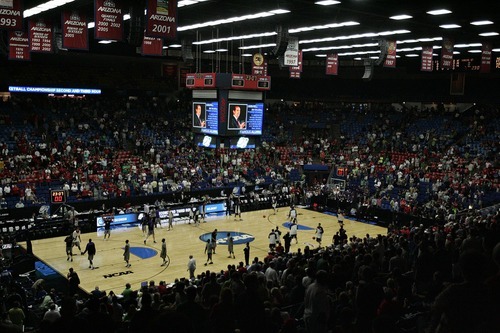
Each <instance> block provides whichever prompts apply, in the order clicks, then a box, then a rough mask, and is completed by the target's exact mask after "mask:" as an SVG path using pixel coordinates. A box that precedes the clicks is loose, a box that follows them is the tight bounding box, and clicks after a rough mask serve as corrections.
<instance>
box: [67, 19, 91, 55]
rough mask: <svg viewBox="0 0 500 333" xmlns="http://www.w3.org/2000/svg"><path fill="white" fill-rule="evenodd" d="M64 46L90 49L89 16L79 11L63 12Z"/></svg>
mask: <svg viewBox="0 0 500 333" xmlns="http://www.w3.org/2000/svg"><path fill="white" fill-rule="evenodd" d="M61 26H62V27H63V31H62V33H63V44H62V45H63V48H65V49H76V50H88V49H89V29H88V27H87V17H86V16H85V14H83V15H80V13H79V12H76V11H75V12H63V13H62V24H61Z"/></svg>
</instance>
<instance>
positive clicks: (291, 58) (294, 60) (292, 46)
mask: <svg viewBox="0 0 500 333" xmlns="http://www.w3.org/2000/svg"><path fill="white" fill-rule="evenodd" d="M284 65H285V66H298V65H299V39H298V38H297V37H288V45H287V47H286V51H285V54H284Z"/></svg>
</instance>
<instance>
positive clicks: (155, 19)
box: [146, 0, 177, 39]
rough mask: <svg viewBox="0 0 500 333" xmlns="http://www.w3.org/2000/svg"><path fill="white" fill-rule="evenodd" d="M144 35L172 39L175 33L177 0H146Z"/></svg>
mask: <svg viewBox="0 0 500 333" xmlns="http://www.w3.org/2000/svg"><path fill="white" fill-rule="evenodd" d="M147 18H148V21H147V24H146V35H147V36H149V37H159V38H169V39H174V38H175V37H176V35H177V0H148V15H147Z"/></svg>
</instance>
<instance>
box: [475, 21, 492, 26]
mask: <svg viewBox="0 0 500 333" xmlns="http://www.w3.org/2000/svg"><path fill="white" fill-rule="evenodd" d="M470 24H472V25H489V24H493V22H492V21H490V20H481V21H474V22H471V23H470Z"/></svg>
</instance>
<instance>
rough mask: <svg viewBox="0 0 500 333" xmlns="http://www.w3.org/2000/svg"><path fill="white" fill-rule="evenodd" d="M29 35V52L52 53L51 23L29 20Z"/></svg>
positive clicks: (52, 34) (52, 33) (52, 35)
mask: <svg viewBox="0 0 500 333" xmlns="http://www.w3.org/2000/svg"><path fill="white" fill-rule="evenodd" d="M29 36H30V51H31V52H41V53H52V51H53V48H52V45H53V42H52V40H53V39H54V32H53V30H52V24H47V23H45V22H44V21H42V20H40V21H30V22H29Z"/></svg>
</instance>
